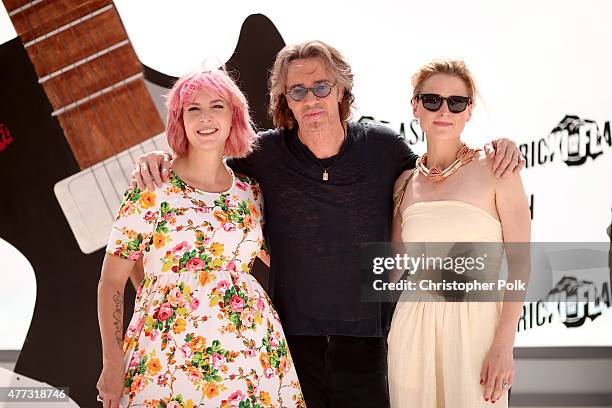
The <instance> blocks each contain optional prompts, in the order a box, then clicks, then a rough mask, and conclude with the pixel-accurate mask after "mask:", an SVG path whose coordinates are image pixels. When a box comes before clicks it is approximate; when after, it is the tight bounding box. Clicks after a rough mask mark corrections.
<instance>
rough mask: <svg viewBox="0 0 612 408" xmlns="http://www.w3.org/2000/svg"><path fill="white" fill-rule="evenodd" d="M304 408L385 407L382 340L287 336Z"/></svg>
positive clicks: (383, 340)
mask: <svg viewBox="0 0 612 408" xmlns="http://www.w3.org/2000/svg"><path fill="white" fill-rule="evenodd" d="M287 342H288V343H289V349H290V350H291V356H292V357H293V362H294V364H295V368H296V371H297V375H298V378H299V380H300V384H301V386H302V392H303V393H304V399H305V400H306V405H307V406H308V408H319V407H326V408H332V407H333V408H342V407H360V408H361V407H363V408H366V407H373V408H374V407H376V408H385V407H388V406H389V388H388V384H387V339H386V337H350V336H287Z"/></svg>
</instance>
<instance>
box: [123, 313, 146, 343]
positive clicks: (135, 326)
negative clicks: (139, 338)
mask: <svg viewBox="0 0 612 408" xmlns="http://www.w3.org/2000/svg"><path fill="white" fill-rule="evenodd" d="M143 326H144V317H141V318H140V320H138V322H136V323H132V324H130V326H129V327H128V329H127V333H126V335H127V336H128V337H129V338H134V337H135V335H137V334H138V333H140V331H141V330H142V328H143Z"/></svg>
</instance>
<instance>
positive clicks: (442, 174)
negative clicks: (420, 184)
mask: <svg viewBox="0 0 612 408" xmlns="http://www.w3.org/2000/svg"><path fill="white" fill-rule="evenodd" d="M478 150H480V149H471V148H469V147H467V146H466V145H465V144H464V145H463V147H462V148H461V150H459V153H457V160H455V161H454V162H452V163H451V164H450V165H449V166H448V167H447V168H445V169H444V170H442V169H441V168H440V166H437V165H435V164H434V165H433V166H432V167H431V169H428V168H427V153H425V154H424V155H423V156H421V157H419V158H418V159H417V162H416V167H417V170H418V171H419V172H421V173H423V175H424V176H425V177H427V179H429V180H431V181H434V182H440V181H442V180H445V179H447V178H448V177H450V175H451V174H453V173H454V172H456V171H457V170H459V168H460V167H461V166H463V165H466V164H468V163H469V162H471V161H472V160H474V156H475V155H476V152H477V151H478Z"/></svg>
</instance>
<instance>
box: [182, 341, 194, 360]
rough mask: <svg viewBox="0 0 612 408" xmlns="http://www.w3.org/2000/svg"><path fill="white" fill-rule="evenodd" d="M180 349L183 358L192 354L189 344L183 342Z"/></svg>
mask: <svg viewBox="0 0 612 408" xmlns="http://www.w3.org/2000/svg"><path fill="white" fill-rule="evenodd" d="M181 351H182V352H183V356H185V358H189V357H191V355H192V354H193V353H192V352H191V347H189V344H184V345H183V347H181Z"/></svg>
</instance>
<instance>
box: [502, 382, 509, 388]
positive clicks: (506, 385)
mask: <svg viewBox="0 0 612 408" xmlns="http://www.w3.org/2000/svg"><path fill="white" fill-rule="evenodd" d="M502 388H503V389H504V390H507V389H508V388H510V383H509V382H508V381H506V380H504V381H503V382H502Z"/></svg>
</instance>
